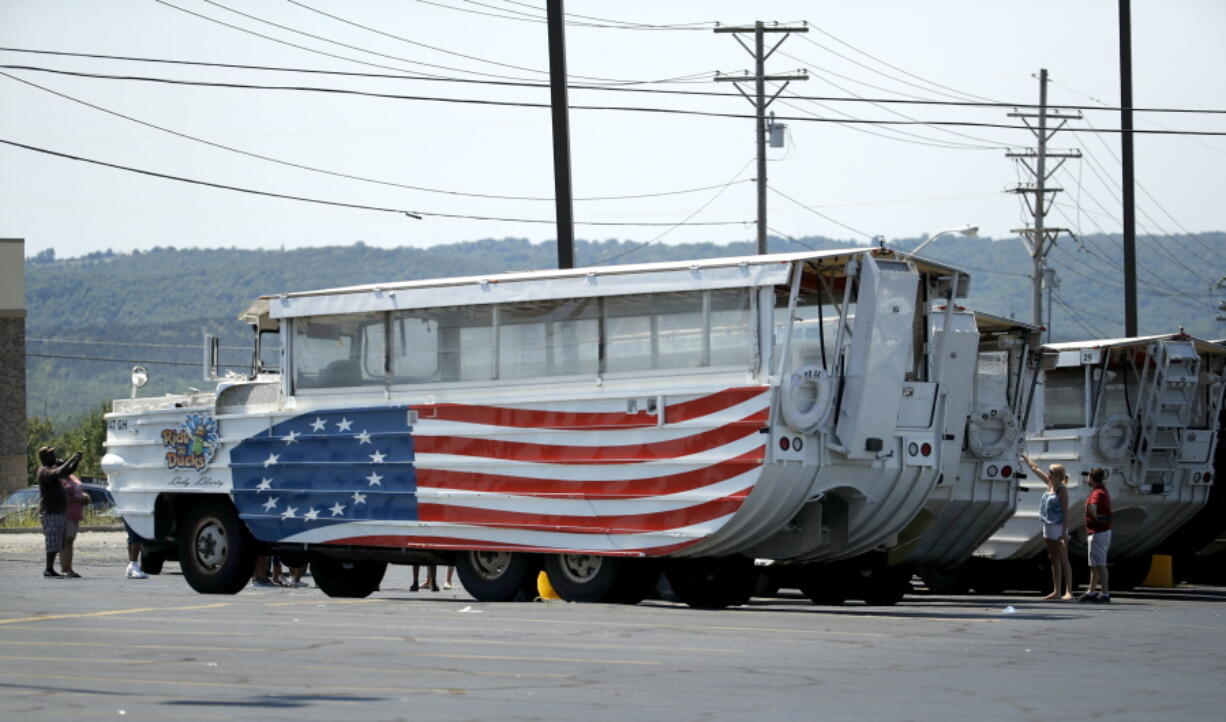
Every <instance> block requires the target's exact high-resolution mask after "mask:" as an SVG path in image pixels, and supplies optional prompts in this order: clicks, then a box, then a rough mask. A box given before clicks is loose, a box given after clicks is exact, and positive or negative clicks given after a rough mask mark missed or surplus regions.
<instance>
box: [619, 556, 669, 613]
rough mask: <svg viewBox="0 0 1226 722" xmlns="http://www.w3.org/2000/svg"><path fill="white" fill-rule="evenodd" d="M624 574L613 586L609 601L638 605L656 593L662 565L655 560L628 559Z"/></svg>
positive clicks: (623, 568)
mask: <svg viewBox="0 0 1226 722" xmlns="http://www.w3.org/2000/svg"><path fill="white" fill-rule="evenodd" d="M624 561H625V564H623V565H622V573H621V574H619V575H618V577H617V581H616V582H615V583H614V584H613V593H612V594H611V595H610V596H609V598H608V601H610V602H615V603H617V604H638V603H639V602H641V601H643V600H644V599H646V598H648V597H650V596H653V595H654V594H655V593H656V584H657V583H659V581H660V564H659V562H657V561H655V560H654V559H626V560H624Z"/></svg>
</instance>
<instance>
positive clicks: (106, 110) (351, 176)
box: [0, 72, 722, 201]
mask: <svg viewBox="0 0 1226 722" xmlns="http://www.w3.org/2000/svg"><path fill="white" fill-rule="evenodd" d="M0 75H3V76H5V77H7V78H10V79H12V80H15V81H17V82H19V83H24V84H26V85H29V86H31V87H34V88H37V89H39V90H42V91H44V92H47V93H50V94H52V95H56V96H59V97H61V98H64V99H65V100H70V101H72V102H74V103H78V104H80V105H84V106H86V107H89V108H93V109H94V110H97V111H101V112H103V113H107V114H109V115H113V116H116V117H118V118H123V119H124V120H127V121H131V122H133V123H137V124H140V125H143V126H146V127H148V128H153V129H155V130H159V131H161V132H163V133H169V134H171V135H174V136H178V137H180V138H184V139H186V140H190V141H193V142H196V143H203V144H204V145H208V146H211V147H213V148H218V149H220V150H225V151H229V152H231V153H238V154H239V155H244V156H247V157H250V158H257V159H259V160H264V161H268V162H270V163H276V164H278V165H284V166H288V167H291V168H298V169H300V170H306V171H310V172H312V173H322V174H325V175H330V176H336V177H338V178H347V179H349V180H356V181H362V182H365V183H376V184H379V185H385V186H393V187H396V188H406V189H408V190H415V191H421V192H424V193H438V194H443V195H452V196H464V197H468V198H487V199H493V200H513V201H552V200H553V197H552V196H510V195H495V194H490V193H468V192H464V191H454V190H443V189H440V188H429V187H426V186H417V185H410V184H408V183H398V182H396V181H389V180H382V179H379V178H368V177H365V176H359V175H354V174H352V173H342V172H339V171H333V170H327V169H325V168H316V167H314V166H309V165H304V164H302V163H295V162H293V161H287V160H283V159H280V158H273V157H272V156H267V155H262V154H260V153H255V152H252V151H247V150H243V149H241V148H235V147H233V146H228V145H224V144H221V143H217V142H214V141H210V140H206V139H204V138H200V137H197V136H194V135H189V134H187V133H183V132H181V131H177V130H173V129H171V128H167V127H165V126H161V125H156V124H154V123H150V122H148V121H144V120H141V119H139V118H134V117H132V116H130V115H125V114H123V113H120V112H118V111H115V110H110V109H109V108H104V107H102V106H100V105H96V104H94V103H90V102H88V101H85V100H81V99H80V98H75V97H73V96H71V95H68V94H66V93H61V92H59V91H57V90H52V89H51V88H48V87H45V86H42V85H39V84H37V83H33V82H30V81H29V80H25V79H23V78H19V77H17V76H15V75H11V74H9V73H5V72H0ZM720 187H722V186H720V185H711V186H703V187H701V188H687V189H683V190H676V191H664V192H660V193H637V194H629V195H621V196H597V197H590V198H576V199H575V200H576V201H610V200H631V199H640V198H656V197H662V196H672V195H682V194H686V193H697V192H701V191H705V190H711V189H713V188H720Z"/></svg>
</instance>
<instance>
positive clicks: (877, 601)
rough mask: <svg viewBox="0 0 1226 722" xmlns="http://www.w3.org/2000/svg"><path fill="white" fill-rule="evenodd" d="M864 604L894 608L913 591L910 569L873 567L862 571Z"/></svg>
mask: <svg viewBox="0 0 1226 722" xmlns="http://www.w3.org/2000/svg"><path fill="white" fill-rule="evenodd" d="M860 576H861V584H862V589H863V598H864V603H865V604H867V605H868V606H870V607H892V606H894V605H895V604H898V603H899V602H901V601H902V598H903V597H905V596H906V595H907V592H909V591H911V581H910V580H911V574H910V569H909V568H899V567H871V568H869V569H863V570H861V571H860Z"/></svg>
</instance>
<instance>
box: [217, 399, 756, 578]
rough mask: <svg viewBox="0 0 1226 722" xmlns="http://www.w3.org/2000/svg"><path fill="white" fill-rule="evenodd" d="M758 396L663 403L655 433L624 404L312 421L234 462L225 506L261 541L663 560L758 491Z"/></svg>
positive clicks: (325, 413)
mask: <svg viewBox="0 0 1226 722" xmlns="http://www.w3.org/2000/svg"><path fill="white" fill-rule="evenodd" d="M768 399H769V396H768V394H767V391H766V389H765V388H763V387H751V388H733V389H727V390H724V391H720V392H716V393H712V394H708V395H702V396H692V397H681V398H678V397H669V402H668V403H667V404H666V406H665V411H664V418H663V420H662V421H663V423H661V419H659V418H658V417H657V414H656V413H655V412H654V411H651V412H648V411H646V410H639V411H630V412H627V411H625V410H624V409H625V408H626V406H627V400H626V399H612V400H601V401H574V402H558V403H554V404H549V405H545V404H531V405H523V406H514V407H513V406H486V405H467V404H433V405H421V406H412V407H410V406H381V407H368V408H347V409H329V410H322V411H317V412H309V413H304V414H301V415H298V416H294V417H292V418H289V419H285V420H283V421H280V422H278V423H276V424H274V425H273V426H272V427H270V428H269V429H267V430H266V431H264V432H261V433H259V434H256V435H254V436H251V437H249V438H247V439H245V440H244V441H243V442H242V443H240V444H239V445H237V446H236V447H234V448H233V449H232V450H231V452H230V468H231V473H232V475H233V482H234V491H233V494H234V498H235V502H236V504H237V506H238V510H239V514H240V516H241V517H242V519H243V520H244V521H245V522H246V523H247V525H248V527H249V528H250V529H251V531H252V533H253V534H254V535H255V536H256V538H258V539H261V540H263V541H269V542H290V543H313V544H350V545H362V546H393V547H405V546H411V547H422V548H478V549H482V548H484V549H521V550H532V551H576V552H577V551H585V552H598V553H607V554H618V553H622V554H648V555H658V554H665V553H668V552H670V551H675V550H677V549H680V548H684V547H686V546H689V545H691V544H694V543H696V542H698V541H700V540H702V539H704V538H706V537H708V536H710V535H711V534H713V533H714V532H715V531H717V530H718V529H719V528H720V527H721V526H722V525H723V524H724V523H725V522H727V521H728V519H729V518H731V517H732V515H733V514H735V513H736V511H737V510H738V509H739V508H740V507H741V505H742V503H743V502H744V500H745V498H746V497H747V496H748V495H749V493H750V492H751V491H752V490H753V487H754V485H755V484H756V482H757V480H758V477H759V474H760V471H761V465H762V461H763V458H764V456H765V447H764V440H765V439H766V438H767V437H766V436H765V435H763V434H760V433H759V430H760V429H761V428H762V427H763V426H764V425H765V423H766V417H767V413H768V403H769V401H768ZM619 406H620V409H621V410H612V409H614V408H615V407H619Z"/></svg>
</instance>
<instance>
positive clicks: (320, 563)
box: [311, 557, 387, 599]
mask: <svg viewBox="0 0 1226 722" xmlns="http://www.w3.org/2000/svg"><path fill="white" fill-rule="evenodd" d="M386 573H387V562H371V561H342V560H340V559H329V558H327V557H319V558H316V559H313V560H312V561H311V576H313V577H314V578H315V585H316V586H318V587H319V588H320V589H321V590H323V593H324V594H327V595H328V596H329V597H348V598H354V599H361V598H363V597H369V596H370V595H371V594H372V593H373V592H376V591H378V590H379V584H380V583H381V582H382V581H383V575H384V574H386Z"/></svg>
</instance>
